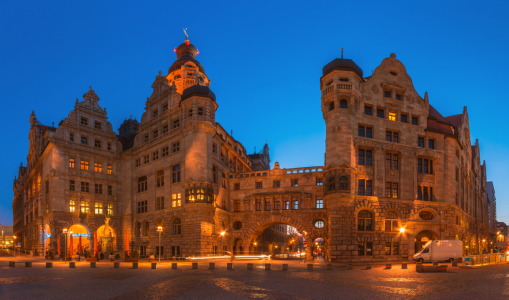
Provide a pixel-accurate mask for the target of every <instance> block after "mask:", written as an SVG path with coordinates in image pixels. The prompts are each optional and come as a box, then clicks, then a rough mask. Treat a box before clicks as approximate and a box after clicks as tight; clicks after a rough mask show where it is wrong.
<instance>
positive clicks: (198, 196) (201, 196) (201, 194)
mask: <svg viewBox="0 0 509 300" xmlns="http://www.w3.org/2000/svg"><path fill="white" fill-rule="evenodd" d="M204 199H205V191H204V190H203V189H196V200H204Z"/></svg>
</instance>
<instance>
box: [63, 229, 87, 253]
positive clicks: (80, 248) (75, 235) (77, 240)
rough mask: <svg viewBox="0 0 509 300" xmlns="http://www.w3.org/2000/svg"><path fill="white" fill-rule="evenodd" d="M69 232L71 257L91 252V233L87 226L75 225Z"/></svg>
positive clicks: (68, 243) (68, 247) (68, 244)
mask: <svg viewBox="0 0 509 300" xmlns="http://www.w3.org/2000/svg"><path fill="white" fill-rule="evenodd" d="M67 232H68V234H69V237H68V241H67V249H68V251H69V253H71V256H72V255H76V254H80V255H81V254H83V253H84V251H87V252H88V251H90V232H89V231H88V229H87V228H86V227H85V226H83V225H81V224H74V225H72V226H71V227H70V228H69V230H68V231H67Z"/></svg>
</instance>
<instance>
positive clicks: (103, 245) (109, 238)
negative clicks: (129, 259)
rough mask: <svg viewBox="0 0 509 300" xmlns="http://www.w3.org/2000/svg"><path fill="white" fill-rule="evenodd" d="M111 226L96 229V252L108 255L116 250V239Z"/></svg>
mask: <svg viewBox="0 0 509 300" xmlns="http://www.w3.org/2000/svg"><path fill="white" fill-rule="evenodd" d="M116 237H117V236H116V234H115V231H114V230H113V228H111V226H108V227H107V228H106V226H105V225H102V226H101V227H99V228H98V229H97V252H104V253H109V252H113V251H115V249H117V238H116Z"/></svg>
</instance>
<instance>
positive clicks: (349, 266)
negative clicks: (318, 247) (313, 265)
mask: <svg viewBox="0 0 509 300" xmlns="http://www.w3.org/2000/svg"><path fill="white" fill-rule="evenodd" d="M328 267H329V265H327V270H329V268H328ZM346 269H347V270H353V264H346ZM330 270H332V264H330Z"/></svg>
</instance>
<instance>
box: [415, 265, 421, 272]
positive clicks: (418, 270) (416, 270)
mask: <svg viewBox="0 0 509 300" xmlns="http://www.w3.org/2000/svg"><path fill="white" fill-rule="evenodd" d="M421 271H422V264H421V263H417V264H415V272H421Z"/></svg>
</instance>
